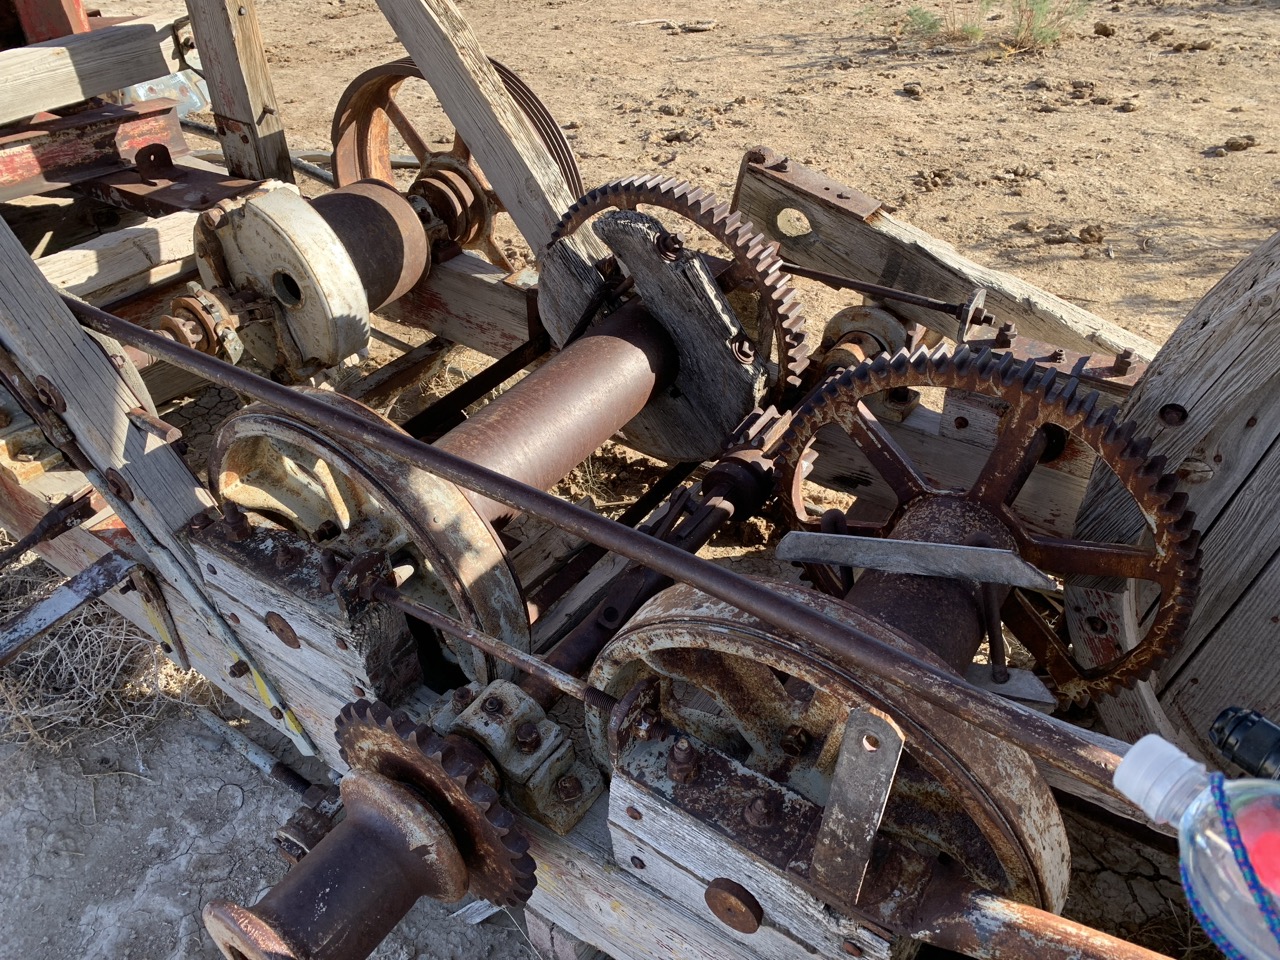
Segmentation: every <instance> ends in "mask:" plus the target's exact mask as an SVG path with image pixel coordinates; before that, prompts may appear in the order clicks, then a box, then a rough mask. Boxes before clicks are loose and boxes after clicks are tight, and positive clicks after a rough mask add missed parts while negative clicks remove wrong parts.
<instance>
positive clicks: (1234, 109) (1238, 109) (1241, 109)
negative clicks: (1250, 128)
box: [1227, 107, 1244, 113]
mask: <svg viewBox="0 0 1280 960" xmlns="http://www.w3.org/2000/svg"><path fill="white" fill-rule="evenodd" d="M1227 113H1244V107H1232V108H1231V109H1230V110H1228V111H1227Z"/></svg>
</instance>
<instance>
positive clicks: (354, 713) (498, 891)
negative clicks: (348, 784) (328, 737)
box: [334, 700, 537, 907]
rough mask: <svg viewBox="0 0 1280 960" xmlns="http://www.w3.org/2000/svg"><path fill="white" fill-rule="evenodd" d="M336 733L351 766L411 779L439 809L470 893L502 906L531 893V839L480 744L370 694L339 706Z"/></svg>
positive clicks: (400, 780)
mask: <svg viewBox="0 0 1280 960" xmlns="http://www.w3.org/2000/svg"><path fill="white" fill-rule="evenodd" d="M334 736H335V737H336V738H337V741H338V747H339V750H340V752H341V755H342V759H343V760H344V761H345V762H346V763H347V765H348V766H350V767H351V769H352V770H353V771H354V772H357V773H373V774H377V775H379V776H381V777H385V778H387V779H389V780H392V781H395V782H397V783H402V784H406V785H408V786H409V787H411V788H412V789H413V790H415V791H416V792H418V793H419V794H420V795H421V796H422V797H423V799H425V800H426V801H427V803H428V804H429V805H430V806H431V808H432V810H434V811H435V812H436V814H438V815H439V817H440V819H441V820H443V821H444V823H445V825H446V826H448V828H449V830H450V832H451V833H452V834H453V840H454V843H455V844H456V845H457V848H458V852H459V854H461V857H462V861H463V863H464V864H465V865H466V868H467V892H468V893H470V894H471V895H472V896H474V897H477V898H479V899H481V900H488V901H489V902H490V903H494V904H497V905H498V906H503V907H514V906H519V905H520V904H522V903H524V902H525V901H527V900H528V899H529V895H530V894H532V893H533V888H534V886H535V884H536V882H537V880H536V877H535V876H534V870H535V866H536V865H535V864H534V861H533V858H532V857H531V856H529V841H528V840H527V839H526V838H525V836H524V834H523V833H522V832H521V830H520V828H519V827H518V826H517V825H516V818H515V815H514V814H512V813H511V811H510V810H508V809H506V807H504V806H503V805H502V804H501V803H500V802H499V799H498V791H497V790H495V789H494V787H493V786H492V785H491V783H492V782H494V781H496V774H495V772H494V770H493V766H492V764H491V763H490V762H489V760H488V758H487V757H485V755H484V754H483V753H482V752H481V751H480V749H479V748H478V747H476V746H474V745H473V744H471V743H470V742H468V741H467V740H465V739H463V738H462V737H457V736H452V735H450V736H443V737H442V736H439V735H438V734H436V733H435V732H434V731H432V730H431V729H430V728H429V727H426V726H423V725H420V724H415V723H414V722H413V721H412V720H410V719H409V718H408V717H407V716H405V714H403V713H401V712H400V711H392V710H391V709H390V708H389V707H387V706H385V705H384V704H381V703H370V702H369V701H367V700H357V701H356V702H355V703H350V704H348V705H347V706H345V707H343V708H342V713H340V714H339V715H338V719H337V727H336V730H335V732H334Z"/></svg>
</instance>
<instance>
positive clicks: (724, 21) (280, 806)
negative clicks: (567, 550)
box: [0, 0, 1280, 960]
mask: <svg viewBox="0 0 1280 960" xmlns="http://www.w3.org/2000/svg"><path fill="white" fill-rule="evenodd" d="M921 6H922V7H923V8H924V9H925V10H926V11H930V12H932V13H934V14H936V15H937V16H939V17H941V18H942V19H943V21H944V24H943V29H941V30H939V31H938V32H936V33H934V34H933V35H932V36H921V35H920V34H919V32H918V31H917V32H913V31H912V30H911V25H912V24H913V23H916V24H919V23H921V22H922V18H921V17H920V14H919V13H911V14H909V12H908V11H909V10H910V8H911V7H912V4H911V3H910V2H908V0H886V2H884V3H880V4H871V3H867V4H859V3H851V2H843V0H730V2H720V3H706V2H704V3H685V4H674V3H668V2H663V0H632V2H629V3H626V4H602V3H588V2H585V0H538V2H526V0H521V2H514V3H512V2H499V0H472V2H467V3H464V4H463V5H462V9H463V11H464V13H465V15H466V16H467V18H468V19H469V21H470V22H471V24H472V26H473V28H474V29H475V31H476V33H477V34H478V35H479V37H480V38H481V41H482V43H483V45H484V47H485V49H486V51H487V52H488V53H489V54H490V55H491V56H494V57H496V58H498V59H500V60H502V61H503V62H505V63H506V64H507V65H509V66H511V67H512V68H514V69H515V70H516V71H517V72H519V73H520V74H521V75H522V76H523V77H524V78H525V80H526V81H527V82H528V83H529V84H530V85H531V86H533V87H534V88H535V90H536V91H537V92H538V93H539V94H540V95H541V96H542V97H543V99H544V100H545V101H546V102H547V104H548V105H549V106H550V108H551V110H552V112H553V113H554V114H555V115H556V116H557V118H558V119H559V120H560V121H561V123H562V125H563V126H564V127H565V128H566V132H567V136H568V137H569V138H570V141H571V143H572V144H573V147H574V149H575V151H576V153H577V156H578V159H579V162H580V165H581V167H582V171H583V175H584V180H585V181H586V184H587V186H588V187H590V186H593V185H596V184H598V183H602V182H604V181H606V180H608V179H610V178H612V177H616V176H621V175H625V174H630V173H638V172H652V171H663V172H666V173H668V174H672V175H678V176H682V177H686V178H688V179H690V180H692V181H694V182H695V183H697V184H700V185H702V186H705V187H708V188H710V189H712V190H714V191H716V192H717V193H719V194H721V195H722V196H723V197H724V198H725V199H727V198H728V197H729V196H730V195H731V193H732V187H733V183H734V179H735V176H736V172H737V168H738V163H739V161H740V159H741V156H742V154H743V152H744V150H746V149H747V148H750V147H753V146H756V145H759V144H764V145H767V146H770V147H773V148H774V149H776V150H778V151H780V152H783V153H786V154H788V155H790V156H791V157H793V158H795V159H797V160H800V161H801V162H803V163H806V164H811V165H813V166H815V167H818V168H820V169H822V170H824V171H826V172H827V173H829V174H831V175H832V176H834V177H835V178H837V179H839V180H841V181H843V182H846V183H849V184H851V185H853V186H856V187H858V188H860V189H862V190H863V191H865V192H867V193H869V194H871V195H872V196H875V197H877V198H880V199H882V200H884V201H886V202H888V203H890V204H892V205H893V206H895V207H896V208H897V209H898V211H899V214H898V215H899V216H900V217H901V218H903V219H905V220H907V221H909V222H911V223H913V224H915V225H916V226H918V227H921V228H923V229H925V230H927V231H929V232H930V233H932V234H934V235H936V236H938V237H940V238H942V239H945V240H947V241H949V242H951V243H953V244H955V245H956V246H957V247H958V248H959V249H960V250H961V251H962V252H963V253H965V254H966V255H968V256H970V257H972V258H974V259H976V260H979V261H982V262H986V263H989V264H990V265H992V266H995V267H997V268H999V269H1003V270H1007V271H1010V272H1013V273H1016V274H1017V275H1019V276H1021V277H1023V278H1024V279H1026V280H1029V281H1031V282H1033V283H1036V284H1038V285H1040V286H1042V287H1044V288H1046V289H1048V290H1050V291H1052V292H1054V293H1057V294H1058V295H1060V296H1063V297H1065V298H1066V299H1068V300H1072V301H1074V302H1077V303H1079V304H1081V305H1082V306H1085V307H1086V308H1088V309H1090V310H1092V311H1093V312H1095V313H1097V314H1099V315H1101V316H1103V317H1105V318H1107V319H1110V320H1116V321H1118V322H1120V323H1122V324H1124V325H1126V326H1127V327H1129V328H1130V329H1132V330H1134V331H1136V332H1138V333H1141V334H1143V335H1145V336H1148V337H1150V338H1152V339H1155V340H1161V339H1163V338H1164V337H1165V336H1167V335H1168V333H1169V331H1170V330H1172V329H1173V327H1174V326H1176V324H1177V323H1178V321H1179V320H1180V319H1181V317H1182V316H1184V315H1185V314H1186V312H1187V310H1188V309H1189V308H1190V306H1191V305H1192V304H1193V303H1194V302H1195V301H1196V300H1197V299H1198V298H1199V297H1200V296H1201V295H1202V294H1203V293H1204V292H1205V291H1206V290H1207V289H1208V288H1209V287H1210V286H1211V285H1212V284H1213V283H1214V281H1215V280H1216V279H1218V278H1219V277H1220V276H1221V275H1222V274H1223V273H1225V272H1226V270H1227V269H1228V268H1229V267H1230V266H1231V265H1232V264H1234V263H1235V262H1237V261H1238V260H1239V259H1240V258H1242V257H1243V256H1244V255H1245V254H1247V253H1248V252H1249V251H1250V250H1251V249H1252V248H1253V247H1254V246H1256V245H1257V244H1258V243H1259V242H1260V241H1262V240H1263V239H1265V238H1266V237H1268V236H1270V235H1271V234H1272V233H1274V232H1275V231H1276V230H1277V228H1278V227H1280V205H1278V204H1277V199H1278V196H1280V190H1278V189H1277V188H1278V186H1280V173H1278V171H1277V164H1276V151H1275V146H1276V145H1277V144H1280V109H1278V108H1277V107H1276V104H1277V103H1278V102H1280V70H1277V69H1276V65H1277V59H1278V54H1280V18H1278V17H1277V12H1278V11H1280V3H1277V2H1276V0H1253V2H1203V0H1201V2H1172V0H1171V2H1158V0H1124V2H1120V3H1114V4H1112V3H1105V2H1096V0H1095V2H1084V3H1081V4H1079V5H1078V6H1077V7H1076V9H1075V10H1074V11H1073V12H1072V13H1071V15H1070V16H1069V17H1068V18H1067V20H1066V22H1065V25H1064V26H1065V29H1064V33H1063V36H1062V39H1061V40H1060V42H1058V43H1057V44H1055V45H1053V46H1052V47H1050V48H1049V49H1047V50H1044V51H1042V52H1015V51H1014V50H1012V49H1010V47H1009V44H1008V31H1009V30H1010V29H1011V25H1012V24H1014V23H1015V22H1016V19H1017V17H1016V14H1015V12H1014V11H1013V8H1012V7H1009V6H1000V5H999V3H998V2H997V3H989V2H986V0H967V2H966V0H957V2H956V3H954V4H948V3H945V2H943V3H942V4H939V3H938V2H937V0H926V2H924V3H922V4H921ZM103 7H104V12H106V13H108V14H118V13H122V12H135V13H147V12H152V11H154V10H158V9H161V8H162V5H161V4H160V3H159V2H158V0H140V2H128V0H110V2H107V3H104V4H103ZM259 15H260V18H261V20H262V24H263V32H264V35H265V37H266V41H267V53H268V58H269V60H270V62H271V66H272V70H273V75H274V78H275V85H276V89H277V92H278V93H279V96H280V100H281V104H282V114H283V119H284V121H285V124H286V127H287V129H288V132H289V137H290V145H291V147H292V148H294V149H295V150H297V149H316V148H324V147H326V146H327V143H328V133H329V125H330V121H331V118H332V112H333V108H334V105H335V103H336V102H337V99H338V97H339V95H340V93H341V91H342V89H343V88H344V86H345V85H346V84H347V83H348V82H349V81H350V80H351V79H352V78H353V77H355V76H356V75H357V74H358V73H360V72H361V71H363V70H365V69H367V68H369V67H371V66H374V65H376V64H379V63H383V62H385V61H388V60H392V59H395V58H397V57H400V56H402V55H403V49H402V47H401V46H400V44H399V43H398V41H397V40H396V39H395V36H394V34H393V32H392V31H391V29H390V27H389V26H388V25H387V23H386V21H385V20H384V19H383V17H382V16H381V14H380V13H379V10H378V7H377V5H376V3H375V2H374V0H314V2H303V0H262V2H260V4H259ZM711 22H713V26H712V28H711V29H694V30H687V29H681V25H685V26H694V27H695V28H697V27H698V26H699V25H701V26H702V27H705V26H706V25H707V24H708V23H711ZM948 24H952V25H960V26H963V25H968V26H970V27H978V28H980V29H982V30H983V31H985V34H986V36H985V37H984V38H983V39H982V40H981V41H979V42H977V43H971V42H963V43H961V42H955V41H952V40H948V39H947V38H946V36H945V35H944V34H945V28H946V26H947V25H948ZM1095 24H1101V25H1102V26H1097V27H1095ZM1196 47H1199V48H1201V49H1195V48H1196ZM1206 48H1207V49H1206ZM418 106H419V107H422V106H423V104H419V105H418ZM1249 138H1252V140H1253V143H1252V144H1250V143H1249ZM1242 144H1243V145H1245V146H1246V147H1247V148H1246V149H1238V150H1237V149H1228V147H1229V146H1232V147H1238V146H1241V145H1242ZM195 145H196V146H198V147H206V146H208V144H205V143H199V142H197V143H196V144H195ZM309 189H310V188H309ZM1085 227H1097V228H1099V229H1100V231H1101V234H1102V240H1101V242H1098V243H1087V244H1086V243H1077V242H1071V240H1072V238H1073V237H1078V236H1079V233H1080V231H1081V230H1082V229H1083V228H1085ZM1063 240H1066V241H1067V242H1055V241H1063ZM805 289H806V291H808V288H805ZM809 292H811V291H809ZM921 292H924V293H928V292H929V291H921ZM814 303H815V305H816V306H815V311H814V312H815V313H817V314H819V315H829V313H830V311H831V307H832V304H831V301H830V298H815V299H814ZM100 740H101V736H100V735H99V734H95V733H94V732H93V731H86V732H85V733H84V737H83V738H82V740H81V741H80V742H79V744H78V745H76V746H75V747H74V748H72V749H71V750H70V751H69V752H66V753H64V754H62V755H60V756H53V755H49V754H41V753H33V752H32V751H30V750H20V749H17V748H14V747H12V746H8V747H4V748H0V749H2V750H3V753H0V761H3V764H4V769H3V772H2V773H0V837H3V838H4V839H3V841H0V865H2V867H0V868H2V869H3V874H4V877H5V880H4V882H3V884H0V960H7V958H18V957H22V958H27V960H53V958H62V957H77V958H107V957H112V958H125V957H134V958H138V960H144V958H146V960H149V958H178V957H192V958H197V957H198V958H212V957H214V956H216V952H215V951H214V949H213V947H212V945H211V943H210V941H209V940H208V938H207V937H206V936H205V935H204V933H203V930H202V927H201V925H200V923H199V919H198V918H199V910H200V907H201V906H202V905H203V904H204V903H205V902H207V901H208V900H209V899H211V898H213V897H229V898H232V899H237V900H240V901H241V902H248V901H252V900H254V899H255V898H256V897H257V896H258V895H259V894H260V892H261V891H263V890H264V889H265V888H266V886H267V885H269V884H270V883H272V882H273V881H274V880H276V879H278V878H279V876H280V875H281V874H282V873H283V866H282V864H281V862H280V861H279V860H278V858H276V857H275V855H274V853H273V852H272V850H271V847H270V844H269V839H268V838H269V837H270V834H271V832H272V830H273V829H274V827H275V826H276V825H277V824H278V823H279V822H280V821H281V819H282V818H283V817H284V816H286V815H287V814H288V813H289V812H290V811H291V809H292V806H293V800H292V797H291V796H289V795H288V794H287V793H286V792H285V791H284V790H283V789H281V788H279V787H277V786H275V785H272V784H269V783H266V782H264V780H263V779H262V777H261V776H260V775H259V774H258V773H257V772H256V771H254V770H253V769H252V768H250V767H249V766H248V765H247V764H246V763H244V762H243V761H242V760H241V759H240V758H239V757H238V755H236V754H234V753H233V752H231V751H229V750H228V749H226V748H225V747H221V746H219V745H218V743H217V742H216V740H214V739H213V738H211V737H210V735H209V734H208V732H207V731H206V730H205V728H204V727H203V726H201V725H200V724H199V723H198V722H196V721H194V720H192V719H191V718H190V717H189V716H187V715H186V714H184V713H183V712H182V711H181V710H178V709H174V710H172V711H170V712H169V714H168V715H167V717H166V720H165V722H164V723H163V725H162V726H160V727H158V728H156V727H153V728H151V729H149V730H144V731H142V732H140V733H139V734H138V735H137V736H136V737H133V738H126V739H123V740H121V739H116V740H113V741H111V742H108V743H101V742H99V741H100ZM1094 841H1095V842H1094V849H1093V850H1092V851H1090V850H1085V849H1081V850H1080V851H1078V852H1077V865H1078V866H1079V867H1080V868H1081V871H1080V874H1079V878H1080V879H1079V880H1078V884H1077V889H1076V891H1075V893H1074V894H1073V903H1074V905H1075V907H1076V908H1077V909H1080V910H1086V912H1088V911H1089V910H1092V911H1096V913H1095V915H1096V916H1099V917H1102V918H1104V919H1105V921H1106V922H1107V924H1108V925H1109V926H1111V927H1113V928H1115V929H1124V930H1125V931H1126V932H1134V931H1135V930H1138V929H1139V928H1143V929H1149V928H1150V927H1151V925H1152V924H1157V925H1158V924H1160V923H1162V921H1161V920H1160V919H1159V918H1160V915H1161V910H1162V908H1163V905H1164V904H1165V903H1166V901H1167V900H1168V899H1176V897H1177V889H1176V886H1173V885H1171V884H1170V883H1169V876H1168V869H1169V863H1168V861H1167V860H1165V861H1161V862H1158V863H1157V862H1154V861H1152V860H1150V859H1147V858H1144V857H1138V856H1136V855H1132V856H1131V855H1128V854H1125V855H1123V856H1122V855H1121V854H1122V853H1123V852H1124V851H1122V850H1120V849H1119V848H1118V847H1117V845H1116V844H1114V843H1107V842H1098V835H1095V837H1094ZM1090 904H1093V906H1089V905H1090ZM1104 907H1105V909H1104ZM1086 908H1087V909H1086ZM446 913H447V911H446V910H444V909H443V908H440V907H437V906H435V905H433V904H420V905H419V907H418V908H416V909H415V911H414V914H413V915H412V916H411V918H410V921H409V922H408V923H407V924H406V925H405V926H404V927H403V928H402V929H401V931H399V932H398V933H397V934H396V935H394V936H393V938H392V939H391V940H390V941H388V943H387V945H386V946H384V948H383V949H382V950H381V951H380V952H379V954H378V956H380V957H387V958H392V957H394V958H409V957H441V958H443V957H462V956H467V957H473V956H493V957H501V958H513V957H521V956H528V955H531V954H532V951H531V949H530V948H529V946H528V945H527V943H526V942H525V941H524V939H523V937H522V935H521V934H520V932H519V931H518V930H517V929H515V927H514V924H513V923H512V922H511V921H510V919H509V918H506V917H499V918H498V921H497V922H496V923H492V922H491V923H489V924H486V925H484V926H481V927H476V928H463V927H459V926H457V925H454V924H449V923H444V922H442V919H443V917H444V916H445V914H446ZM1169 924H1172V927H1170V926H1169ZM1169 924H1166V925H1165V927H1163V928H1162V935H1165V936H1167V935H1168V934H1169V930H1170V929H1172V930H1173V935H1172V936H1171V937H1169V938H1167V939H1165V940H1164V941H1163V942H1162V945H1163V946H1165V948H1166V949H1176V947H1177V945H1178V944H1177V939H1178V931H1177V921H1169ZM1183 942H1184V943H1185V942H1186V941H1185V939H1184V940H1183Z"/></svg>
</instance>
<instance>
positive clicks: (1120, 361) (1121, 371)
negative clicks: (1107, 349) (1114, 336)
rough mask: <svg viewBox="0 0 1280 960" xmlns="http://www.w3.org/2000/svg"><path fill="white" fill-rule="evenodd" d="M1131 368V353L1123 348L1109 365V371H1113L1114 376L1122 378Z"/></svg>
mask: <svg viewBox="0 0 1280 960" xmlns="http://www.w3.org/2000/svg"><path fill="white" fill-rule="evenodd" d="M1132 366H1133V351H1132V350H1131V349H1129V348H1125V349H1124V350H1121V351H1120V352H1119V353H1117V354H1116V362H1115V363H1113V364H1112V365H1111V369H1112V370H1114V371H1115V373H1116V376H1118V377H1123V376H1124V375H1125V374H1126V373H1128V372H1129V369H1130V368H1131V367H1132Z"/></svg>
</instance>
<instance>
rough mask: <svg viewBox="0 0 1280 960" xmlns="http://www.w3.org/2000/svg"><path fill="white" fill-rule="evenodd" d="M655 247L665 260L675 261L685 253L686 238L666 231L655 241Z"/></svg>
mask: <svg viewBox="0 0 1280 960" xmlns="http://www.w3.org/2000/svg"><path fill="white" fill-rule="evenodd" d="M653 245H654V246H655V247H656V248H657V250H658V253H659V254H661V255H662V258H663V259H664V260H674V259H676V257H678V256H680V254H681V253H682V252H683V251H684V237H682V236H680V234H678V233H667V232H666V231H665V230H664V231H663V232H662V233H660V234H658V236H657V237H656V238H655V239H654V241H653Z"/></svg>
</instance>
